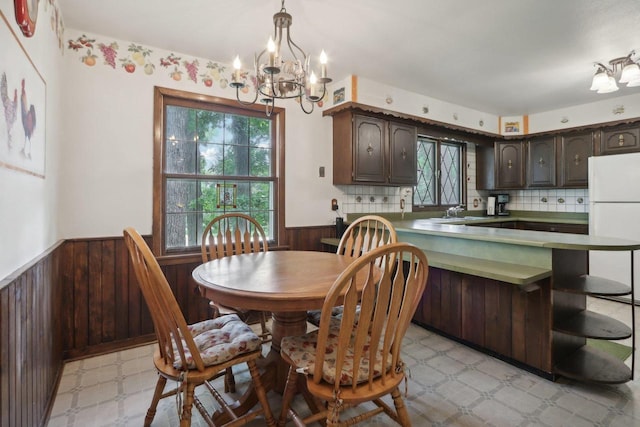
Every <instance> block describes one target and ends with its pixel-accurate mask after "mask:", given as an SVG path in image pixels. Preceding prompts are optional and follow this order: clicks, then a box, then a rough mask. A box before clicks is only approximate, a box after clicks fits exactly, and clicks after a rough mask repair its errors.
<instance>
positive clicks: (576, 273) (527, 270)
mask: <svg viewBox="0 0 640 427" xmlns="http://www.w3.org/2000/svg"><path fill="white" fill-rule="evenodd" d="M510 220H511V221H513V220H514V219H510ZM520 220H522V218H520ZM507 221H508V220H507ZM570 222H571V221H570ZM573 222H574V223H575V222H577V223H580V221H573ZM497 223H500V221H498V220H497V219H496V218H481V217H466V218H459V219H447V218H424V219H415V218H412V219H405V220H402V219H396V218H394V219H393V224H394V226H395V228H396V231H397V233H398V239H399V240H400V241H404V242H410V243H413V244H415V245H416V246H418V247H420V248H421V249H422V250H424V251H425V253H426V254H427V257H428V259H429V265H430V273H429V283H428V286H427V289H426V290H425V293H424V295H423V298H422V302H421V304H420V305H419V307H418V309H417V311H416V314H415V316H414V322H415V323H417V324H420V325H422V326H425V327H427V328H429V329H432V330H435V331H437V332H439V333H442V334H444V335H446V336H449V337H451V338H454V339H456V340H459V341H462V342H464V343H465V344H467V345H470V346H472V347H475V348H478V349H481V350H483V351H485V352H488V353H490V354H493V355H494V356H496V357H498V358H500V359H503V360H505V361H508V362H510V363H512V364H515V365H516V366H520V367H522V368H525V369H527V370H530V371H532V372H535V373H537V374H538V375H541V376H544V377H547V378H550V379H555V378H556V377H557V376H558V375H563V376H566V377H569V378H573V379H578V380H582V381H590V382H598V383H622V382H626V381H628V380H630V379H631V378H632V372H631V370H630V369H629V368H628V367H627V366H626V365H625V364H624V363H623V362H622V361H620V360H618V359H616V358H614V357H612V356H610V355H609V354H607V353H605V352H602V351H599V350H597V349H594V348H592V347H591V346H589V345H587V338H597V339H605V340H619V339H625V338H628V337H630V336H632V335H633V329H632V328H631V327H630V326H628V325H626V324H624V323H622V322H619V321H616V320H613V319H610V318H608V317H606V316H602V315H600V314H598V313H593V312H590V311H589V310H587V308H586V297H587V295H594V296H620V295H629V294H631V293H632V289H631V288H630V287H629V286H626V285H623V284H621V283H618V282H613V281H611V280H607V279H604V278H598V277H590V276H589V275H588V251H589V250H606V251H629V253H630V257H631V254H632V253H633V251H634V250H637V249H640V242H636V241H629V240H622V239H613V238H604V237H595V236H589V235H585V234H569V233H555V232H545V231H532V230H515V229H507V228H499V227H496V224H497ZM629 309H630V310H633V309H634V308H633V306H629Z"/></svg>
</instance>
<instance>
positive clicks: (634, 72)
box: [619, 62, 640, 83]
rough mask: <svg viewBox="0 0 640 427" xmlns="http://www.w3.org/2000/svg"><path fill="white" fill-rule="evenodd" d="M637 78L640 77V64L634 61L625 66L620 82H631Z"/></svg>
mask: <svg viewBox="0 0 640 427" xmlns="http://www.w3.org/2000/svg"><path fill="white" fill-rule="evenodd" d="M637 78H640V67H638V64H636V63H633V62H632V63H630V64H627V65H625V66H624V68H623V69H622V75H620V80H619V81H620V83H629V82H630V81H632V80H635V79H637Z"/></svg>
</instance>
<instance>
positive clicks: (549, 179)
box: [527, 136, 557, 188]
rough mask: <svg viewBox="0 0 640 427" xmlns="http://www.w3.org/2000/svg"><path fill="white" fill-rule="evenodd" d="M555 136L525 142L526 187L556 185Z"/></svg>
mask: <svg viewBox="0 0 640 427" xmlns="http://www.w3.org/2000/svg"><path fill="white" fill-rule="evenodd" d="M556 157H557V155H556V138H555V137H552V136H551V137H543V138H534V139H532V140H530V141H528V142H527V187H531V188H538V187H555V186H556Z"/></svg>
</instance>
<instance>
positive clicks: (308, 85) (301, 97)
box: [230, 0, 331, 116]
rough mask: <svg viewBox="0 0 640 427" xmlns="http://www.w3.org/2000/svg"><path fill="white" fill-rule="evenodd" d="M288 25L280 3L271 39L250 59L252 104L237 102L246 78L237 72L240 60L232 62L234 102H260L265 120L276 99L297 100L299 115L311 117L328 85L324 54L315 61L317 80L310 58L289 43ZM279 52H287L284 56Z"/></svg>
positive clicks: (288, 18) (295, 45) (239, 70)
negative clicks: (264, 113)
mask: <svg viewBox="0 0 640 427" xmlns="http://www.w3.org/2000/svg"><path fill="white" fill-rule="evenodd" d="M291 22H292V18H291V15H290V14H288V13H287V10H286V9H285V7H284V0H282V6H281V8H280V11H279V12H277V13H276V14H275V15H273V37H269V42H268V43H267V47H266V48H265V49H264V50H263V51H262V52H260V54H258V55H254V75H255V81H254V82H253V83H254V88H255V94H254V98H253V100H252V101H243V100H241V99H240V92H241V89H245V88H246V86H247V78H248V76H247V73H243V72H242V71H241V69H242V64H241V63H240V57H239V56H236V58H235V60H234V61H233V68H234V72H233V77H232V81H231V83H230V85H231V87H234V88H235V89H236V99H237V100H238V102H240V103H241V104H244V105H251V104H255V103H256V102H257V101H258V99H260V102H263V103H264V104H265V106H266V112H267V116H271V113H272V112H273V107H274V105H275V100H276V99H294V98H297V99H298V101H299V103H300V107H301V108H302V111H304V112H305V113H306V114H311V113H312V112H313V107H314V106H315V104H316V103H318V102H319V101H320V100H322V98H323V97H324V95H325V93H326V85H327V83H329V82H331V79H330V78H328V77H327V55H326V54H325V52H324V50H323V51H322V53H321V54H320V58H319V62H320V76H319V77H318V76H317V75H316V74H315V72H314V71H313V70H312V69H311V58H310V57H309V56H308V55H307V54H306V53H305V52H304V51H303V50H302V49H301V48H300V47H299V46H298V45H297V44H295V43H294V42H293V40H291V35H290V33H289V27H291ZM283 42H284V46H283ZM282 48H288V52H285V51H284V50H283V49H282ZM242 92H246V91H244V90H242ZM305 103H306V104H308V106H307V107H305Z"/></svg>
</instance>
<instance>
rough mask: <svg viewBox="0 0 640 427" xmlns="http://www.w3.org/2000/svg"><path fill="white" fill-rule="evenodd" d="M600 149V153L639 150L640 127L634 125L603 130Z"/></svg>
mask: <svg viewBox="0 0 640 427" xmlns="http://www.w3.org/2000/svg"><path fill="white" fill-rule="evenodd" d="M600 150H601V152H602V154H618V153H631V152H634V151H640V128H639V127H637V126H634V127H623V128H616V129H609V130H603V131H602V142H601V145H600Z"/></svg>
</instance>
